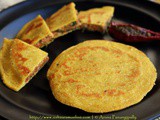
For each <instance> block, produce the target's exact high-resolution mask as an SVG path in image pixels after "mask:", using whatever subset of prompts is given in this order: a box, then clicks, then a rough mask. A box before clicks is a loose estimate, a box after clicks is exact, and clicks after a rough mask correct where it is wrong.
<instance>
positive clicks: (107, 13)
mask: <svg viewBox="0 0 160 120" xmlns="http://www.w3.org/2000/svg"><path fill="white" fill-rule="evenodd" d="M113 14H114V7H113V6H104V7H102V8H92V9H89V10H86V11H80V12H79V14H78V19H79V20H80V22H81V25H80V28H81V29H83V28H84V29H85V28H86V29H88V30H91V31H99V32H102V33H104V32H106V30H107V27H108V23H109V22H110V20H111V19H112V16H113Z"/></svg>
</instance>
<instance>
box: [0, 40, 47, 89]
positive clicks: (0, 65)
mask: <svg viewBox="0 0 160 120" xmlns="http://www.w3.org/2000/svg"><path fill="white" fill-rule="evenodd" d="M48 59H49V58H48V54H47V53H46V52H44V51H42V50H40V49H38V48H36V47H34V46H32V45H29V44H27V43H25V42H23V41H21V40H18V39H14V40H8V39H5V40H4V42H3V46H2V48H1V50H0V73H1V78H2V80H3V83H4V84H5V85H6V86H7V87H9V88H10V89H12V90H14V91H19V90H20V89H21V88H22V87H24V86H25V85H26V84H27V83H28V82H29V81H30V80H31V78H32V77H33V76H34V75H35V74H36V73H37V72H38V71H39V70H40V69H41V68H42V67H43V66H44V65H45V63H46V62H47V61H48Z"/></svg>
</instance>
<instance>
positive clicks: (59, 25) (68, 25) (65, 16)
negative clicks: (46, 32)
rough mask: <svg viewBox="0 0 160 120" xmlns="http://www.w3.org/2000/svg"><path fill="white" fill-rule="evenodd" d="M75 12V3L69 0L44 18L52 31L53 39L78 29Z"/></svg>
mask: <svg viewBox="0 0 160 120" xmlns="http://www.w3.org/2000/svg"><path fill="white" fill-rule="evenodd" d="M77 14H78V13H77V10H76V9H75V4H74V3H73V2H71V3H69V4H68V5H65V6H63V7H62V8H61V9H59V10H58V11H57V12H56V13H54V14H53V15H51V16H50V17H49V18H47V19H46V22H47V25H48V26H49V28H50V30H51V31H52V33H53V39H55V38H58V37H60V36H63V35H65V34H67V33H70V32H72V31H74V30H76V29H78V26H79V21H78V16H77Z"/></svg>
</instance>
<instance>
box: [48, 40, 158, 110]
mask: <svg viewBox="0 0 160 120" xmlns="http://www.w3.org/2000/svg"><path fill="white" fill-rule="evenodd" d="M47 77H48V79H49V83H50V87H51V90H52V92H53V95H54V97H55V98H56V99H57V100H58V101H60V102H61V103H63V104H66V105H69V106H72V107H76V108H79V109H82V110H84V111H87V112H92V113H104V112H110V111H116V110H121V109H124V108H126V107H129V106H131V105H134V104H136V103H138V102H140V101H141V100H142V99H143V97H144V96H146V94H147V93H148V92H149V91H150V90H151V89H152V87H153V85H154V84H155V80H156V77H157V73H156V69H155V67H154V65H153V64H152V62H151V61H150V60H149V58H148V57H147V56H146V55H145V54H144V53H142V52H141V51H139V50H138V49H136V48H134V47H132V46H128V45H124V44H120V43H116V42H109V41H104V40H91V41H86V42H83V43H80V44H78V45H76V46H73V47H70V48H69V49H67V50H65V51H63V52H62V53H61V54H60V55H59V56H58V57H57V58H56V59H55V60H54V61H53V63H52V65H51V66H50V68H49V70H48V73H47Z"/></svg>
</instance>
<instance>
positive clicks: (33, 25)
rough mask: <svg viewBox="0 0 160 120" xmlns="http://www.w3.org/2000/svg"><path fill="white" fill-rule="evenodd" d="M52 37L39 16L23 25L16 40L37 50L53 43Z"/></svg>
mask: <svg viewBox="0 0 160 120" xmlns="http://www.w3.org/2000/svg"><path fill="white" fill-rule="evenodd" d="M52 37H53V34H52V32H51V31H50V30H49V28H48V26H47V24H46V22H45V20H44V19H43V18H42V16H41V15H38V16H37V17H36V18H34V19H33V20H31V21H30V22H28V23H27V24H25V25H24V26H23V28H22V29H21V30H20V31H19V33H18V34H17V36H16V38H18V39H21V40H23V41H24V42H27V43H28V44H31V45H34V46H36V47H38V48H41V47H43V46H45V45H48V44H49V43H50V42H51V41H53V40H52Z"/></svg>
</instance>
